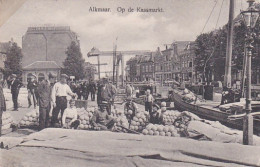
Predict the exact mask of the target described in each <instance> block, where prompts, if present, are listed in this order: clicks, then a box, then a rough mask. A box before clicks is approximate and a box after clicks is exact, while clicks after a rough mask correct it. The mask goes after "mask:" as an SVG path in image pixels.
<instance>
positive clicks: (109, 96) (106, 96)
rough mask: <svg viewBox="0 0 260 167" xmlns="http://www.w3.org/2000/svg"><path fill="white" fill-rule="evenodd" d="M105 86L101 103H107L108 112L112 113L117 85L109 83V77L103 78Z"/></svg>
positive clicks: (102, 90)
mask: <svg viewBox="0 0 260 167" xmlns="http://www.w3.org/2000/svg"><path fill="white" fill-rule="evenodd" d="M103 83H104V86H103V87H102V89H101V100H102V102H101V103H104V104H107V113H108V114H109V115H110V114H111V106H112V105H113V104H114V100H115V96H116V87H115V86H114V85H112V83H109V81H108V79H107V78H104V79H103Z"/></svg>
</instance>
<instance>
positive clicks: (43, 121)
mask: <svg viewBox="0 0 260 167" xmlns="http://www.w3.org/2000/svg"><path fill="white" fill-rule="evenodd" d="M54 79H55V76H53V75H52V74H50V75H49V80H47V79H46V80H44V79H41V80H39V85H38V92H39V113H40V116H39V130H42V129H44V128H47V127H48V126H49V112H50V110H51V91H52V86H51V83H53V82H54Z"/></svg>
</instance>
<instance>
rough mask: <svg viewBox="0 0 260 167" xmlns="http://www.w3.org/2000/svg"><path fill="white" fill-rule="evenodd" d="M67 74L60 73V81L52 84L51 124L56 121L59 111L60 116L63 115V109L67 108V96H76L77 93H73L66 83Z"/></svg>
mask: <svg viewBox="0 0 260 167" xmlns="http://www.w3.org/2000/svg"><path fill="white" fill-rule="evenodd" d="M68 78H69V77H68V75H66V74H61V77H60V82H57V83H55V84H54V86H53V89H52V93H51V100H52V102H53V106H54V109H53V113H52V120H51V124H52V126H54V124H55V123H58V122H59V121H58V115H59V112H61V118H62V116H63V112H64V110H65V109H66V108H67V96H68V95H69V96H72V97H76V96H77V94H75V93H73V92H72V91H71V89H70V87H69V85H67V79H68Z"/></svg>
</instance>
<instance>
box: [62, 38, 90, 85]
mask: <svg viewBox="0 0 260 167" xmlns="http://www.w3.org/2000/svg"><path fill="white" fill-rule="evenodd" d="M66 54H67V58H66V59H65V61H64V62H63V65H64V68H63V70H62V71H63V72H64V73H65V74H67V75H69V76H75V79H76V80H78V79H83V78H84V77H85V76H86V72H85V68H84V62H85V60H84V58H83V57H82V53H81V51H80V46H79V45H77V44H76V42H74V41H72V42H71V44H70V46H69V47H68V48H67V51H66Z"/></svg>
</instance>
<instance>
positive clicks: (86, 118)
mask: <svg viewBox="0 0 260 167" xmlns="http://www.w3.org/2000/svg"><path fill="white" fill-rule="evenodd" d="M97 109H98V108H97V107H88V108H87V109H85V108H77V112H78V117H79V120H80V125H79V127H78V128H79V129H82V130H88V129H93V126H92V125H91V119H92V117H93V114H94V112H95V111H96V110H97Z"/></svg>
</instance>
